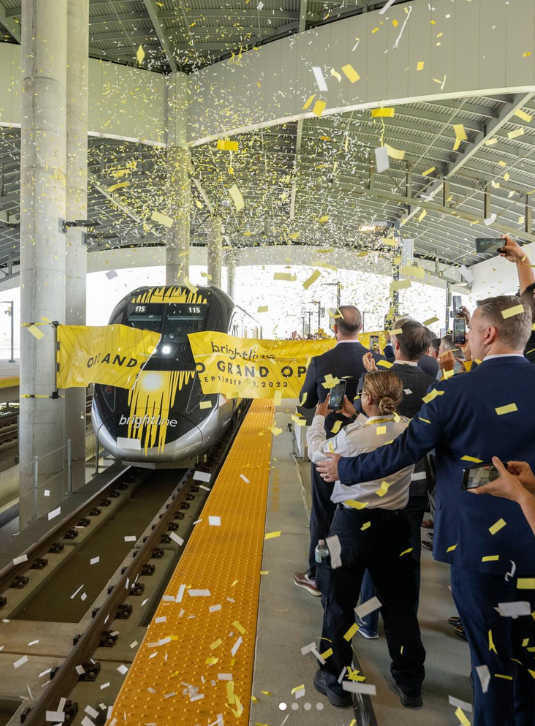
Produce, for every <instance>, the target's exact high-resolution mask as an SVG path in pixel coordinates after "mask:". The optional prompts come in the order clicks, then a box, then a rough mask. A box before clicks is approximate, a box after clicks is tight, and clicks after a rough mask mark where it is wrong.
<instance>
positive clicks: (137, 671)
mask: <svg viewBox="0 0 535 726" xmlns="http://www.w3.org/2000/svg"><path fill="white" fill-rule="evenodd" d="M273 413H274V407H273V402H272V401H271V400H255V401H253V403H252V405H251V408H250V409H249V412H248V414H247V416H246V418H245V421H244V422H243V424H242V426H241V428H240V431H239V432H238V434H237V436H236V439H235V441H234V444H233V446H232V448H231V450H230V452H229V455H228V457H227V459H226V461H225V463H224V465H223V467H222V469H221V471H220V473H219V476H218V477H217V480H216V483H215V485H214V486H213V491H212V492H211V494H210V496H209V498H208V500H207V503H206V505H205V507H204V509H203V512H202V521H201V522H200V523H199V524H197V525H195V529H194V532H193V534H192V536H191V538H190V540H189V542H188V545H187V547H186V550H185V551H184V553H183V554H182V557H181V559H180V562H179V564H178V567H177V569H176V570H175V572H174V574H173V577H172V579H171V581H170V583H169V585H168V587H167V590H166V592H165V596H164V599H163V600H162V601H161V603H160V605H159V606H158V610H157V611H156V614H155V617H154V619H153V621H152V622H151V624H150V625H149V627H148V630H147V634H146V636H145V639H144V640H143V643H142V645H141V646H140V649H139V651H138V653H137V655H136V658H135V660H134V662H133V664H132V666H131V668H130V672H129V673H128V675H127V676H126V679H125V682H124V683H123V686H122V688H121V691H120V693H119V696H118V697H117V701H116V703H115V706H114V708H113V714H112V720H111V723H113V720H114V719H117V721H116V723H117V726H123V724H126V726H143V725H144V724H151V725H154V726H167V725H169V726H196V725H197V724H199V725H200V726H207V725H208V724H214V726H216V725H217V726H223V724H224V726H229V725H230V724H241V725H242V726H246V724H248V722H249V707H250V697H251V687H252V679H253V665H254V650H255V640H256V619H257V610H258V595H259V588H260V568H261V564H262V550H263V545H264V527H265V516H266V504H267V493H268V482H269V471H270V464H271V432H270V431H269V430H268V429H269V427H270V426H272V425H273ZM241 475H243V476H244V477H245V478H246V479H248V480H249V481H248V482H247V481H245V480H244V479H243V478H242V476H241ZM210 516H213V517H220V518H221V526H212V525H210V524H209V517H210ZM179 534H180V532H179ZM182 585H185V586H186V589H185V590H184V588H182V587H181V586H182ZM189 590H209V592H210V594H209V596H202V595H196V596H190V594H189ZM181 592H182V593H183V594H182V597H181V601H180V602H171V601H169V600H166V598H169V597H173V598H175V599H180V593H181ZM217 605H220V606H221V608H220V609H216V610H213V611H212V612H210V608H211V607H212V608H213V606H217ZM161 618H165V619H166V620H161ZM242 631H243V632H242ZM169 637H170V638H171V640H170V641H168V642H163V643H160V644H158V643H159V641H162V640H163V641H166V639H167V638H169ZM239 638H241V639H242V640H241V643H238V639H239ZM218 641H221V643H219V642H218ZM233 648H235V656H233V655H232V649H233ZM216 658H217V659H218V661H217V662H216V663H213V664H210V663H212V662H213V660H215V659H216ZM210 659H212V660H210ZM207 660H208V663H207ZM218 674H221V675H223V676H224V678H227V679H228V678H229V676H231V677H232V680H231V681H229V680H224V679H220V678H219V677H218ZM233 693H234V694H235V695H236V696H237V699H234V697H233V695H232V694H233ZM219 714H221V716H219ZM238 714H240V715H238ZM108 723H110V722H108Z"/></svg>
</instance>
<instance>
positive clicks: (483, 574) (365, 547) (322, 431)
mask: <svg viewBox="0 0 535 726" xmlns="http://www.w3.org/2000/svg"><path fill="white" fill-rule="evenodd" d="M502 255H503V256H504V257H506V258H507V259H508V260H509V261H511V262H512V263H514V264H516V265H517V269H518V276H519V283H520V290H519V294H518V295H500V296H496V297H490V298H487V299H485V300H480V301H479V302H478V303H477V308H476V310H475V311H474V312H473V314H472V315H470V312H469V311H468V310H467V309H466V308H462V309H461V310H460V312H459V315H460V316H461V317H463V318H464V319H465V321H466V323H467V330H468V332H467V335H466V339H465V342H464V343H463V344H462V345H455V344H454V343H453V339H452V337H451V336H450V335H446V336H444V337H443V338H442V339H438V338H436V337H435V336H434V335H433V334H432V332H431V331H430V330H429V329H428V328H426V327H425V326H424V325H423V324H421V323H419V322H418V321H416V320H414V319H413V318H410V317H404V318H401V319H399V320H397V321H395V323H394V329H393V331H392V334H391V336H390V344H389V346H387V348H386V349H385V350H384V351H383V354H384V355H381V354H378V353H376V352H371V351H368V350H366V349H365V348H364V346H363V345H361V343H359V341H358V335H359V332H360V330H361V327H362V322H361V315H360V312H359V310H358V309H357V308H356V307H354V306H351V305H345V306H341V307H340V308H339V315H340V317H339V318H338V319H337V321H336V324H335V325H334V332H335V336H336V339H337V344H336V346H335V347H334V348H333V349H332V350H330V351H329V352H327V353H325V354H323V355H321V356H318V357H316V358H313V359H312V361H311V363H310V365H309V368H308V370H307V375H306V380H305V383H304V386H303V390H302V392H301V401H302V403H303V406H305V407H307V408H314V407H315V408H316V411H315V413H316V415H315V417H314V419H313V421H312V424H311V426H310V428H309V430H308V434H307V443H308V451H309V456H310V459H311V461H312V511H311V517H310V550H309V563H308V569H307V570H305V571H304V572H298V573H295V575H294V582H295V584H296V585H297V586H298V587H300V588H302V589H303V590H305V591H307V592H308V593H310V594H311V595H314V596H317V597H320V596H321V598H322V605H323V630H322V638H324V639H325V641H324V642H328V643H329V644H330V649H331V650H330V651H329V655H328V657H325V658H324V657H320V659H319V669H318V671H317V673H316V675H315V679H314V685H315V688H316V689H317V690H318V691H319V692H321V693H323V694H325V695H326V696H327V697H328V699H329V701H330V702H331V703H332V704H333V705H335V706H340V707H343V706H350V705H351V704H352V698H351V693H350V692H349V691H350V689H347V688H346V687H345V686H346V685H347V678H348V673H350V669H351V667H352V645H351V641H352V637H353V635H355V633H356V636H355V637H359V636H363V637H365V638H376V637H378V619H379V612H380V613H381V616H382V619H383V624H384V633H385V637H386V641H387V645H388V649H389V653H390V658H391V661H392V663H391V675H392V688H393V689H394V690H395V691H396V692H397V694H398V696H399V698H400V701H401V703H402V704H403V706H406V707H408V708H418V707H421V706H423V697H422V684H423V683H424V679H425V665H424V663H425V657H426V653H425V649H424V645H423V643H422V638H421V634H420V627H419V623H418V606H419V596H420V581H421V577H420V559H421V547H422V544H427V546H428V547H429V546H430V545H431V542H430V540H432V547H433V554H434V557H435V559H436V560H438V561H441V562H444V563H447V564H448V565H449V566H450V571H451V573H450V574H451V589H452V594H453V598H454V602H455V605H456V607H457V610H458V614H459V616H458V618H457V617H455V618H452V622H454V623H455V624H456V625H458V626H459V628H458V629H459V631H460V632H459V634H460V635H462V636H463V637H465V638H466V640H467V641H468V645H469V648H470V657H471V679H472V685H473V691H474V706H473V712H474V721H473V723H474V726H532V725H533V723H535V657H534V653H533V649H534V647H535V477H534V475H533V471H532V468H531V467H532V466H534V465H535V417H534V415H533V412H534V411H535V367H534V366H533V365H532V364H533V363H535V332H534V331H535V325H534V323H535V274H534V270H533V268H532V266H531V264H530V260H529V258H528V257H527V256H526V254H525V251H524V250H523V249H522V248H521V247H520V246H519V245H518V244H517V243H516V242H515V241H514V240H512V239H510V238H505V245H504V252H503V253H502ZM339 381H345V384H344V385H345V396H344V398H343V402H342V403H341V405H339V406H337V407H335V408H333V407H332V406H331V405H330V402H331V391H332V390H334V389H333V386H334V385H335V384H336V383H337V382H339ZM333 396H334V394H333ZM472 487H474V488H472ZM426 512H430V514H431V517H430V518H429V519H428V520H426V521H425V522H424V516H425V513H426ZM422 525H426V526H427V527H428V528H433V533H432V534H431V533H429V534H430V538H425V540H424V542H423V543H421V527H422ZM326 548H327V549H326ZM326 551H328V556H324V553H325V552H326ZM359 599H360V606H358V607H357V605H358V603H359ZM379 608H380V609H379ZM355 609H356V610H357V611H358V614H356V613H355ZM331 651H332V652H331Z"/></svg>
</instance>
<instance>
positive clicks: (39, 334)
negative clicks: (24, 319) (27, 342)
mask: <svg viewBox="0 0 535 726" xmlns="http://www.w3.org/2000/svg"><path fill="white" fill-rule="evenodd" d="M26 329H27V331H28V333H31V334H32V335H33V337H34V338H36V339H37V340H41V338H42V337H43V336H44V333H43V331H42V330H39V328H38V327H37V326H36V325H29V326H28V327H27V328H26Z"/></svg>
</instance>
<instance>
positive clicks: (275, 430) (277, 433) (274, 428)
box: [269, 426, 282, 436]
mask: <svg viewBox="0 0 535 726" xmlns="http://www.w3.org/2000/svg"><path fill="white" fill-rule="evenodd" d="M269 430H270V431H271V433H272V434H273V436H280V434H282V429H279V428H278V427H277V426H272V427H271V428H270V429H269Z"/></svg>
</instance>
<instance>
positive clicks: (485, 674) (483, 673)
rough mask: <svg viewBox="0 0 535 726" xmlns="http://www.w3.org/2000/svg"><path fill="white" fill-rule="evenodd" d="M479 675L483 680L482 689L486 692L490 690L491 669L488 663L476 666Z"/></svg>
mask: <svg viewBox="0 0 535 726" xmlns="http://www.w3.org/2000/svg"><path fill="white" fill-rule="evenodd" d="M476 671H477V675H478V676H479V680H480V681H481V690H482V691H483V693H486V692H487V691H488V690H489V683H490V671H489V667H488V666H486V665H481V666H476Z"/></svg>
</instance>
